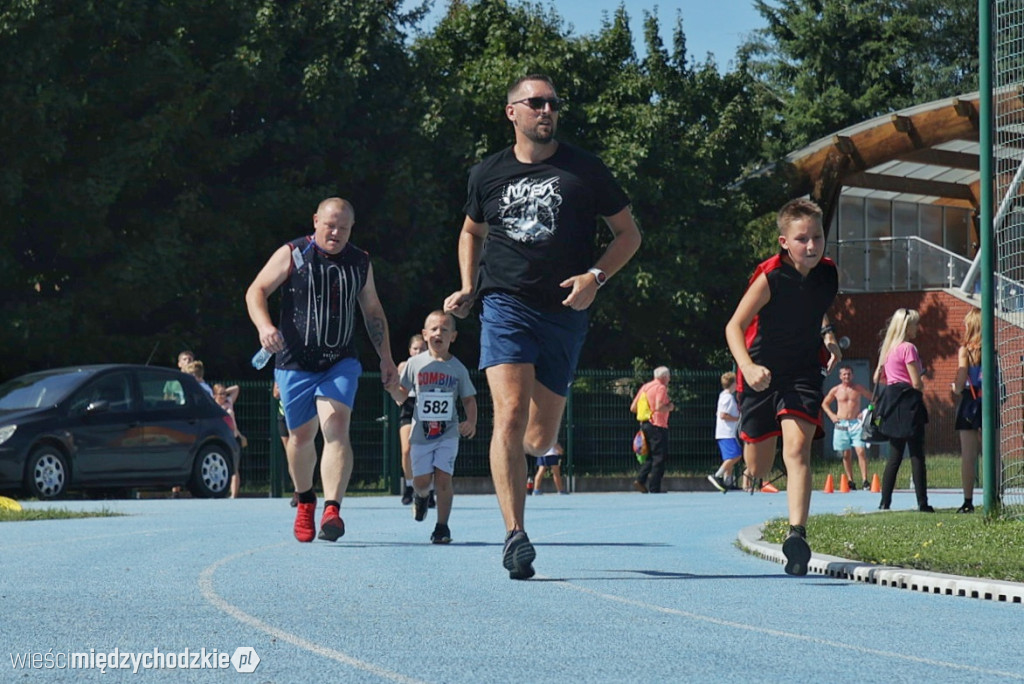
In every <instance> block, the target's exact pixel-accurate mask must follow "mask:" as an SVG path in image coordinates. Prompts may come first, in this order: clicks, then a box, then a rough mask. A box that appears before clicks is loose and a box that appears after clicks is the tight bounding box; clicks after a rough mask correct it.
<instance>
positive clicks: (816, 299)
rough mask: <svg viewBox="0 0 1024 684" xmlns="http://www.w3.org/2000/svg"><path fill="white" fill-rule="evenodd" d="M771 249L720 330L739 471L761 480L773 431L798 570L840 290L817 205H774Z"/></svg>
mask: <svg viewBox="0 0 1024 684" xmlns="http://www.w3.org/2000/svg"><path fill="white" fill-rule="evenodd" d="M778 226H779V246H780V251H779V253H778V254H777V255H775V256H773V257H772V258H770V259H768V260H766V261H764V262H762V263H761V264H760V265H758V267H757V268H756V269H755V270H754V275H753V276H752V277H751V279H750V282H749V284H748V285H747V291H746V292H745V293H744V295H743V298H742V299H741V300H740V303H739V305H738V306H737V307H736V311H735V312H734V313H733V315H732V318H731V319H730V320H729V323H728V324H727V325H726V327H725V338H726V341H727V342H728V344H729V351H730V352H732V355H733V358H734V359H735V360H736V367H737V369H738V372H737V395H738V398H739V406H740V426H739V434H740V439H742V440H743V442H744V448H743V457H744V461H745V463H746V468H747V476H748V477H750V478H759V477H763V476H764V475H765V474H767V473H768V471H769V470H770V469H771V467H772V463H773V462H774V460H775V448H776V444H777V442H778V438H779V436H781V437H782V457H783V461H784V462H785V465H786V475H787V487H786V495H787V497H788V502H789V523H790V532H789V536H788V537H787V539H786V541H785V542H784V543H783V545H782V551H783V553H784V554H785V556H786V561H787V562H786V572H787V573H789V574H791V575H805V574H807V565H808V563H809V561H810V558H811V549H810V547H809V546H808V545H807V541H806V536H807V532H806V528H805V526H806V524H807V513H808V509H809V508H810V504H811V470H810V460H811V443H812V441H813V440H814V439H820V438H821V437H822V436H823V434H824V433H823V431H822V429H821V415H820V413H821V401H822V381H823V380H824V377H825V375H827V374H828V372H829V371H831V370H832V368H833V367H835V365H836V364H838V363H839V361H841V360H842V355H841V353H840V351H839V345H838V343H837V342H836V339H835V335H834V334H833V332H832V326H831V325H829V320H828V309H829V307H830V306H831V305H832V301H833V300H834V299H835V296H836V293H837V292H838V290H839V285H838V283H839V280H838V275H837V272H836V266H835V264H834V263H833V262H832V260H831V259H827V258H823V256H822V255H823V254H824V252H825V232H824V230H823V228H822V219H821V209H820V208H819V207H818V205H816V204H815V203H814V202H811V201H809V200H805V199H797V200H792V201H790V202H788V203H786V204H785V205H784V206H783V207H782V209H780V210H779V215H778Z"/></svg>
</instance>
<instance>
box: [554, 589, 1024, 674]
mask: <svg viewBox="0 0 1024 684" xmlns="http://www.w3.org/2000/svg"><path fill="white" fill-rule="evenodd" d="M537 579H545V580H550V581H551V583H552V584H556V585H561V586H562V587H565V588H566V589H572V590H573V591H577V592H579V593H581V594H589V595H590V596H595V597H597V598H600V599H604V600H606V601H614V602H616V603H623V604H625V605H627V606H634V607H636V608H643V609H645V610H651V611H654V612H657V613H665V614H667V615H675V616H677V617H684V618H689V619H691V620H697V621H699V622H706V623H710V624H713V625H719V626H721V627H731V628H733V629H742V630H746V631H748V632H756V633H758V634H764V635H767V636H774V637H780V638H783V639H794V640H797V641H806V642H809V643H812V644H817V645H819V646H830V647H832V648H841V649H844V650H847V651H855V652H857V653H863V654H865V655H874V656H881V657H883V658H894V659H896V660H905V661H909V662H912V663H919V664H922V665H932V666H935V667H944V668H947V669H950V670H963V671H965V672H974V673H977V674H984V675H993V676H997V677H1007V678H1009V679H1020V680H1024V674H1021V673H1018V672H1004V671H1002V670H989V669H986V668H983V667H976V666H974V665H963V664H961V663H950V662H946V661H943V660H932V659H931V658H921V657H918V656H913V655H906V654H904V653H894V652H892V651H881V650H878V649H875V648H865V647H864V646H855V645H853V644H844V643H842V642H839V641H830V640H828V639H820V638H818V637H813V636H807V635H806V634H797V633H795V632H784V631H782V630H778V629H768V628H765V627H756V626H754V625H748V624H744V623H742V622H733V621H732V620H723V619H721V618H716V617H711V616H710V615H700V614H698V613H690V612H688V611H685V610H679V609H677V608H666V607H665V606H656V605H653V604H650V603H644V602H643V601H637V600H635V599H630V598H625V597H623V596H616V595H614V594H606V593H604V592H600V591H595V590H593V589H587V588H586V587H581V586H578V585H575V584H573V583H571V582H566V581H565V580H556V579H554V578H552V577H544V576H543V575H537Z"/></svg>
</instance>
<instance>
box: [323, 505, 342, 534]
mask: <svg viewBox="0 0 1024 684" xmlns="http://www.w3.org/2000/svg"><path fill="white" fill-rule="evenodd" d="M343 536H345V521H344V520H342V519H341V516H339V515H338V507H337V506H328V507H327V508H325V509H324V516H323V517H322V518H320V539H323V540H324V541H337V540H338V539H339V538H340V537H343Z"/></svg>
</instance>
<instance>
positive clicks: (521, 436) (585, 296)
mask: <svg viewBox="0 0 1024 684" xmlns="http://www.w3.org/2000/svg"><path fill="white" fill-rule="evenodd" d="M561 105H562V100H561V99H560V98H559V97H558V95H557V94H556V92H555V86H554V84H553V83H552V82H551V79H550V78H549V77H548V76H545V75H543V74H530V75H528V76H524V77H523V78H520V79H519V80H517V81H516V82H515V83H513V84H512V86H511V87H510V88H509V89H508V91H507V93H506V100H505V117H506V118H507V119H508V121H509V122H510V123H511V124H512V127H513V130H514V133H515V144H514V145H513V146H512V147H509V148H506V149H505V150H502V151H501V152H498V153H497V154H494V155H491V156H490V157H488V158H486V159H484V160H483V161H482V162H481V163H479V164H477V165H476V166H475V167H473V169H472V170H471V171H470V174H469V187H468V190H467V200H466V207H465V209H466V217H465V220H464V221H463V224H462V232H461V233H460V235H459V248H458V250H459V272H460V276H461V287H460V289H459V290H458V291H456V292H454V293H452V294H451V295H449V296H448V298H447V299H445V302H444V310H445V311H448V312H451V313H454V314H455V315H456V316H459V317H464V316H466V315H468V314H469V311H470V309H471V308H472V306H473V304H474V302H476V300H477V298H480V299H481V300H482V304H483V311H482V313H481V314H480V324H481V325H480V368H481V369H484V370H485V371H486V373H487V383H488V385H490V389H491V397H492V399H493V401H494V430H493V433H492V437H491V445H490V461H491V476H492V477H493V479H494V489H495V493H496V494H497V498H498V506H499V508H500V509H501V515H502V518H503V520H504V523H505V544H504V547H503V549H502V561H501V562H502V566H503V567H504V568H505V569H506V570H507V571H508V573H509V578H510V579H529V578H530V577H533V575H534V573H535V571H534V568H533V561H534V559H535V558H536V556H537V552H536V549H534V547H533V544H531V543H530V539H529V536H528V535H527V534H526V530H525V507H526V470H527V468H526V454H531V455H533V456H538V455H540V454H543V453H545V452H546V451H547V450H548V449H550V448H551V445H552V444H554V443H555V442H556V441H557V439H558V430H559V427H560V426H561V422H562V414H563V413H564V411H565V401H566V394H567V393H568V390H569V386H570V385H571V384H572V380H573V375H574V374H575V372H576V363H577V361H578V360H579V354H580V350H581V349H582V347H583V341H584V338H585V337H586V334H587V327H588V324H589V317H588V314H587V309H589V308H590V305H591V304H593V302H594V298H595V297H596V296H597V291H598V288H600V287H602V286H603V285H604V283H605V282H606V281H607V280H608V278H610V277H611V276H614V275H615V274H616V273H617V272H618V271H619V270H620V269H621V268H622V267H623V266H625V265H626V263H627V262H628V261H629V260H630V259H631V258H632V256H633V254H634V253H635V252H636V250H637V249H638V248H639V247H640V231H639V229H638V228H637V226H636V223H635V222H634V221H633V216H632V214H631V213H630V210H629V198H628V197H627V196H626V193H625V192H624V191H623V190H622V188H621V187H620V186H619V184H618V183H616V182H615V179H614V178H613V177H612V174H611V172H609V171H608V168H607V167H606V166H605V165H604V164H603V163H602V162H601V160H600V159H598V158H597V157H595V156H594V155H592V154H590V153H588V152H585V151H584V150H582V149H580V148H578V147H576V146H574V145H570V144H568V143H563V142H560V141H558V140H556V139H555V131H556V129H557V128H558V112H559V109H560V108H561ZM598 217H601V218H602V219H603V222H604V223H605V224H606V225H607V226H608V228H609V229H610V230H611V232H612V239H611V241H610V242H609V243H608V246H607V247H606V248H605V250H604V252H603V253H602V254H600V255H599V256H598V258H597V259H596V260H594V256H595V254H594V249H593V245H594V242H595V237H596V228H597V219H598Z"/></svg>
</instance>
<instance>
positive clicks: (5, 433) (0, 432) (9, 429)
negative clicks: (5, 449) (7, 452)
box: [0, 425, 18, 444]
mask: <svg viewBox="0 0 1024 684" xmlns="http://www.w3.org/2000/svg"><path fill="white" fill-rule="evenodd" d="M17 429H18V426H17V425H4V426H3V427H0V444H3V443H4V442H6V441H7V440H9V439H10V438H11V435H13V434H14V431H15V430H17Z"/></svg>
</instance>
